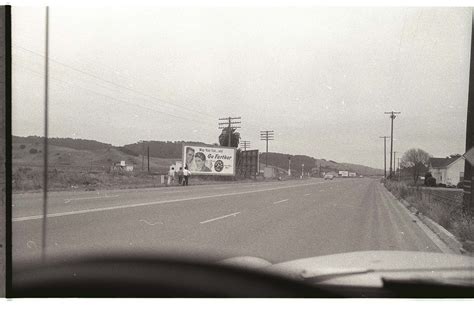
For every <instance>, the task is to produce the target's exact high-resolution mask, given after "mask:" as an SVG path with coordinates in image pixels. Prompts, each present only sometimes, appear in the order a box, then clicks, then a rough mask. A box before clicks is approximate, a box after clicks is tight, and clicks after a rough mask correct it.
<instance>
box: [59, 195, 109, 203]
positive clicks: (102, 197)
mask: <svg viewBox="0 0 474 311" xmlns="http://www.w3.org/2000/svg"><path fill="white" fill-rule="evenodd" d="M116 197H118V194H117V195H107V196H100V197H85V198H73V199H66V200H64V203H66V204H67V203H69V202H71V201H79V200H93V199H108V198H116Z"/></svg>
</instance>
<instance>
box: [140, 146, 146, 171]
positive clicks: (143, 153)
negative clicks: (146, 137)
mask: <svg viewBox="0 0 474 311" xmlns="http://www.w3.org/2000/svg"><path fill="white" fill-rule="evenodd" d="M140 142H141V143H142V172H143V167H144V165H145V141H143V140H142V141H140Z"/></svg>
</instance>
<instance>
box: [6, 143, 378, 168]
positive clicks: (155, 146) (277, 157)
mask: <svg viewBox="0 0 474 311" xmlns="http://www.w3.org/2000/svg"><path fill="white" fill-rule="evenodd" d="M43 140H44V138H43V137H39V136H28V137H20V136H13V137H12V142H13V143H16V144H22V143H25V144H30V145H36V146H41V145H42V144H43ZM48 142H49V143H50V144H51V145H53V146H58V147H66V148H71V149H75V150H87V151H99V150H102V149H104V150H109V151H110V152H111V151H112V150H114V149H115V150H118V151H120V152H122V153H123V154H126V155H129V156H133V157H138V156H139V155H146V153H147V147H149V148H150V157H154V158H161V159H179V158H181V155H182V144H183V143H188V144H194V145H201V146H213V144H206V143H203V142H185V141H144V142H137V143H134V144H127V145H124V146H113V145H111V144H107V143H102V142H99V141H96V140H90V139H75V138H48ZM289 156H291V169H292V171H294V172H301V168H302V164H304V170H305V172H311V170H312V169H319V167H320V168H321V171H322V172H329V171H340V170H347V171H351V172H355V173H358V174H361V175H383V170H380V169H375V168H371V167H367V166H364V165H359V164H351V163H338V162H335V161H332V160H325V159H316V158H313V157H309V156H306V155H290V154H283V153H273V152H269V153H268V160H267V161H268V165H269V166H276V167H279V168H282V169H284V170H287V169H288V157H289ZM260 163H262V164H264V163H265V153H261V154H260Z"/></svg>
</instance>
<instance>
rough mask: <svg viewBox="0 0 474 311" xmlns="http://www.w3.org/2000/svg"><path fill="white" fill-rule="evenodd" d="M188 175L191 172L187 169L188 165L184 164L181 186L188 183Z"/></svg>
mask: <svg viewBox="0 0 474 311" xmlns="http://www.w3.org/2000/svg"><path fill="white" fill-rule="evenodd" d="M190 175H191V172H190V171H189V170H188V166H187V165H186V166H185V167H184V170H183V176H184V181H183V186H187V185H188V179H189V176H190Z"/></svg>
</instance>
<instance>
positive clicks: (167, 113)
mask: <svg viewBox="0 0 474 311" xmlns="http://www.w3.org/2000/svg"><path fill="white" fill-rule="evenodd" d="M14 64H15V62H14ZM16 65H20V66H21V67H23V69H25V70H28V71H30V72H32V73H34V74H37V75H39V76H41V77H42V76H43V74H42V73H39V72H37V71H34V70H31V69H30V68H27V67H25V66H23V65H22V64H16ZM50 79H52V80H56V81H57V82H61V83H63V84H67V85H70V86H73V87H74V88H80V89H83V90H85V91H87V92H90V93H93V94H96V95H99V96H103V97H105V98H109V99H111V100H114V101H116V102H119V103H123V104H127V107H128V106H136V107H140V108H143V109H147V110H150V111H153V112H156V113H161V114H165V115H168V116H171V117H174V118H177V119H180V120H186V121H192V122H195V123H199V124H202V122H199V121H198V120H195V119H188V118H184V117H182V116H176V115H174V114H171V113H169V112H164V111H161V110H157V109H155V108H152V107H148V106H144V105H140V104H137V103H131V102H128V101H125V100H122V99H118V98H115V97H112V96H109V95H106V94H103V93H100V92H97V91H93V90H91V89H88V88H85V87H81V86H77V85H74V84H72V83H70V82H66V81H63V80H61V79H58V78H52V77H50Z"/></svg>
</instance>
